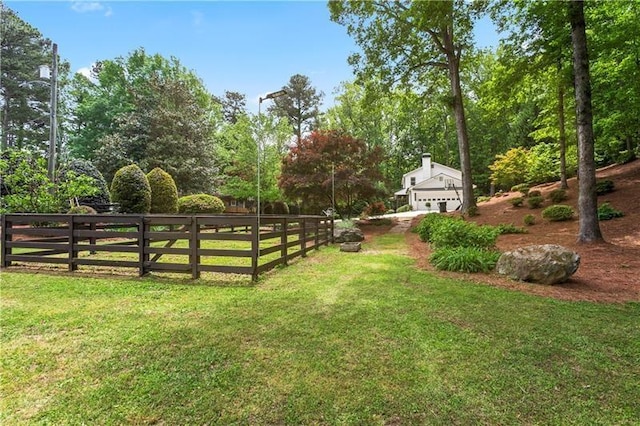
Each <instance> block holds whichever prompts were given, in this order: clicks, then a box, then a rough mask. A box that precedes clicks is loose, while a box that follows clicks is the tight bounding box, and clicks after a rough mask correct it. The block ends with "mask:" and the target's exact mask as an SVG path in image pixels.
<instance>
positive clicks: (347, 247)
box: [340, 242, 362, 253]
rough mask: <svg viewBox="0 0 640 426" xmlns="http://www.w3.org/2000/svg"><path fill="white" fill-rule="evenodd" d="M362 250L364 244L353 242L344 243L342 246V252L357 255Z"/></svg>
mask: <svg viewBox="0 0 640 426" xmlns="http://www.w3.org/2000/svg"><path fill="white" fill-rule="evenodd" d="M361 248H362V243H357V242H352V243H342V244H340V251H346V252H350V253H357V252H359V251H360V249H361Z"/></svg>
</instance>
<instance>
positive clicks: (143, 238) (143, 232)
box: [138, 215, 149, 277]
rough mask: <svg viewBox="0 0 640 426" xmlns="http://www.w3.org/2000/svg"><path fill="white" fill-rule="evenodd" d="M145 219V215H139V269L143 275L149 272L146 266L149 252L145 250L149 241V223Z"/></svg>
mask: <svg viewBox="0 0 640 426" xmlns="http://www.w3.org/2000/svg"><path fill="white" fill-rule="evenodd" d="M144 219H145V218H144V216H143V215H141V216H138V270H139V274H140V276H141V277H142V276H144V275H146V274H147V273H148V272H149V271H148V270H147V266H146V264H147V262H148V261H149V254H148V253H147V254H145V250H144V249H145V248H146V246H147V245H148V243H149V239H148V238H147V231H148V225H147V224H146V223H145V220H144Z"/></svg>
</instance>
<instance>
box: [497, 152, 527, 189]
mask: <svg viewBox="0 0 640 426" xmlns="http://www.w3.org/2000/svg"><path fill="white" fill-rule="evenodd" d="M489 169H490V170H491V172H492V173H491V180H492V181H493V183H494V184H495V185H496V186H498V187H501V188H504V189H510V188H511V187H512V186H514V185H518V184H521V183H526V182H527V170H528V169H529V152H528V151H527V149H526V148H522V147H518V148H511V149H510V150H509V151H507V152H506V153H505V154H498V155H497V156H496V161H495V162H494V163H493V164H492V165H490V166H489Z"/></svg>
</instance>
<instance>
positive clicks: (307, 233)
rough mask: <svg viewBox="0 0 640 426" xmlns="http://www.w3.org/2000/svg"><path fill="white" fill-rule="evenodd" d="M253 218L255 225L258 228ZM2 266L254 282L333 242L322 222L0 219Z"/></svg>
mask: <svg viewBox="0 0 640 426" xmlns="http://www.w3.org/2000/svg"><path fill="white" fill-rule="evenodd" d="M258 220H260V224H258ZM1 242H2V249H1V259H0V265H1V266H2V267H3V268H7V267H10V266H11V265H12V264H13V263H22V262H33V263H38V264H59V265H67V267H68V270H69V271H75V270H77V269H78V267H79V266H93V267H98V268H99V267H109V268H114V267H115V268H119V267H122V268H135V269H137V270H138V274H139V275H140V276H143V275H145V274H147V273H149V272H152V271H159V272H181V273H189V274H191V276H192V277H193V278H199V277H200V274H201V272H221V273H233V274H247V275H251V276H252V277H253V279H256V278H257V277H258V275H259V274H260V273H262V272H265V271H268V270H270V269H273V268H274V267H276V266H278V265H286V264H287V262H288V261H289V260H290V259H292V258H294V257H297V256H303V257H304V256H306V254H307V252H309V251H310V250H313V249H318V248H319V247H320V246H321V245H323V244H324V245H328V244H329V243H330V242H333V220H332V218H328V217H326V216H276V215H262V216H260V218H259V219H258V217H256V216H227V215H224V216H222V215H220V216H180V215H125V214H123V215H65V214H60V215H52V214H46V215H45V214H5V215H3V216H2V232H1Z"/></svg>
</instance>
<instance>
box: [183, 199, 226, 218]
mask: <svg viewBox="0 0 640 426" xmlns="http://www.w3.org/2000/svg"><path fill="white" fill-rule="evenodd" d="M222 212H224V203H223V202H222V200H221V199H220V198H218V197H214V196H213V195H209V194H194V195H186V196H184V197H180V198H178V213H180V214H201V213H209V214H218V213H222Z"/></svg>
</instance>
